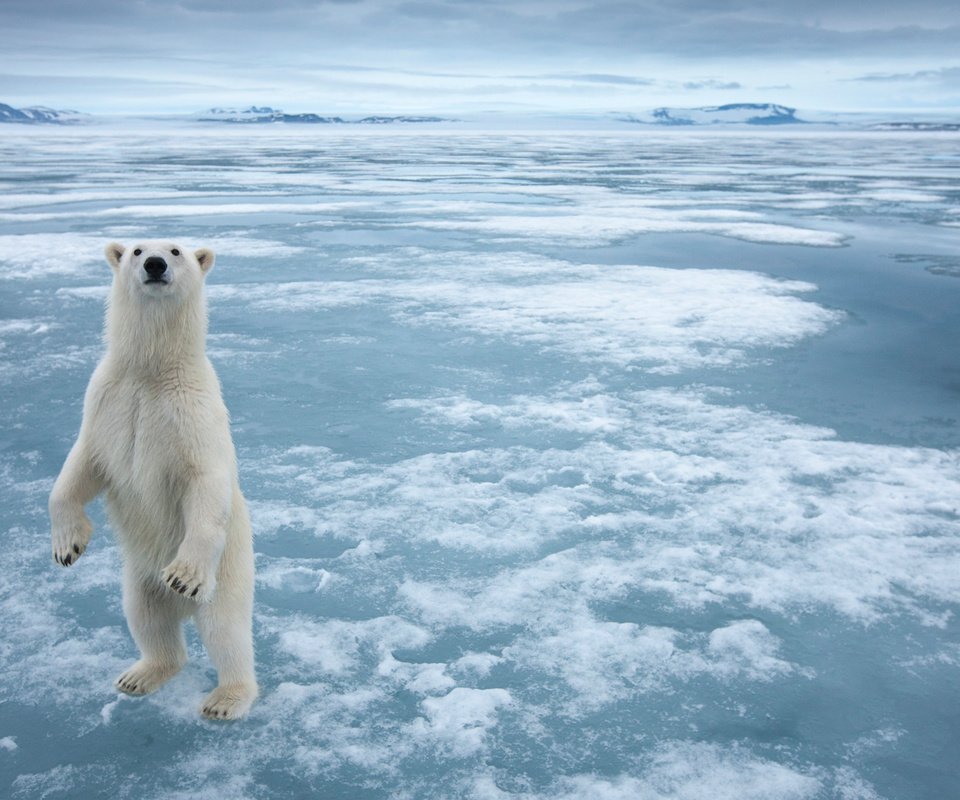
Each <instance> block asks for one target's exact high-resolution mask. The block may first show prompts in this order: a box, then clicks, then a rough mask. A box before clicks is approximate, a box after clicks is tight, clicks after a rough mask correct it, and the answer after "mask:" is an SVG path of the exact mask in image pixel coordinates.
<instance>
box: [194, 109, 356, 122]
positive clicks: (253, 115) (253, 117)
mask: <svg viewBox="0 0 960 800" xmlns="http://www.w3.org/2000/svg"><path fill="white" fill-rule="evenodd" d="M196 119H198V120H200V121H201V122H227V123H233V124H241V125H243V124H254V125H259V124H268V123H273V122H307V123H314V124H331V123H338V122H343V120H342V119H341V118H340V117H321V116H320V115H319V114H285V113H284V112H283V111H281V110H280V109H279V108H271V107H270V106H250V107H249V108H244V109H239V110H238V109H236V108H211V109H208V110H207V111H201V112H200V113H199V114H197V115H196Z"/></svg>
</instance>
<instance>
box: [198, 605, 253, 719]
mask: <svg viewBox="0 0 960 800" xmlns="http://www.w3.org/2000/svg"><path fill="white" fill-rule="evenodd" d="M241 609H242V610H241ZM251 611H252V609H250V608H243V606H242V605H241V608H240V609H238V608H235V607H234V608H230V607H228V604H227V603H226V602H225V593H219V592H218V594H217V595H216V596H215V597H214V600H213V602H212V603H209V604H204V605H202V606H200V608H198V609H197V614H196V623H197V628H198V630H199V631H200V638H201V639H202V640H203V643H204V646H205V647H206V649H207V653H208V654H209V656H210V660H211V661H212V662H213V665H214V666H215V667H216V668H217V681H218V684H219V685H218V686H217V688H216V689H214V690H213V691H212V692H210V694H208V695H207V697H206V699H205V700H204V701H203V704H202V705H201V706H200V712H201V713H202V714H203V715H204V716H205V717H207V718H209V719H239V718H240V717H242V716H244V715H245V714H246V713H247V711H249V710H250V706H252V705H253V701H254V700H256V699H257V695H258V694H259V690H258V688H257V679H256V676H255V674H254V667H253V629H252V627H253V626H252V619H251V616H252V614H251Z"/></svg>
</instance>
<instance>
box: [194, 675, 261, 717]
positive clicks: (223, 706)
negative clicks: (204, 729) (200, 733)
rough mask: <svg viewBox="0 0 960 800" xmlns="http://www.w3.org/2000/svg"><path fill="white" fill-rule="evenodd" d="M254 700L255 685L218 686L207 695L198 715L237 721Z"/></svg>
mask: <svg viewBox="0 0 960 800" xmlns="http://www.w3.org/2000/svg"><path fill="white" fill-rule="evenodd" d="M256 699H257V686H256V684H252V685H251V684H246V683H235V684H232V685H227V686H218V687H217V688H216V689H214V690H213V691H212V692H210V694H208V695H207V697H206V699H205V700H204V701H203V705H202V706H200V713H202V714H203V716H205V717H206V718H207V719H239V718H240V717H242V716H244V715H245V714H246V713H247V712H248V711H249V710H250V706H252V705H253V701H254V700H256Z"/></svg>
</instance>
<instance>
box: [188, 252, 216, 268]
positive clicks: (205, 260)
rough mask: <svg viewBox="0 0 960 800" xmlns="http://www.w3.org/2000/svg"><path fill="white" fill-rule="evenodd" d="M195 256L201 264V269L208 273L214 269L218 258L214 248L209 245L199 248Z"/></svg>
mask: <svg viewBox="0 0 960 800" xmlns="http://www.w3.org/2000/svg"><path fill="white" fill-rule="evenodd" d="M193 257H194V258H195V259H197V263H198V264H199V265H200V271H201V272H203V273H207V272H209V271H210V270H211V269H213V262H214V261H216V258H217V257H216V256H215V255H214V254H213V250H211V249H210V248H209V247H201V248H200V249H199V250H196V251H194V254H193Z"/></svg>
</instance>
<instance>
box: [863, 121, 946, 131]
mask: <svg viewBox="0 0 960 800" xmlns="http://www.w3.org/2000/svg"><path fill="white" fill-rule="evenodd" d="M870 130H872V131H951V132H953V131H960V122H878V123H876V124H875V125H871V126H870Z"/></svg>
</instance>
